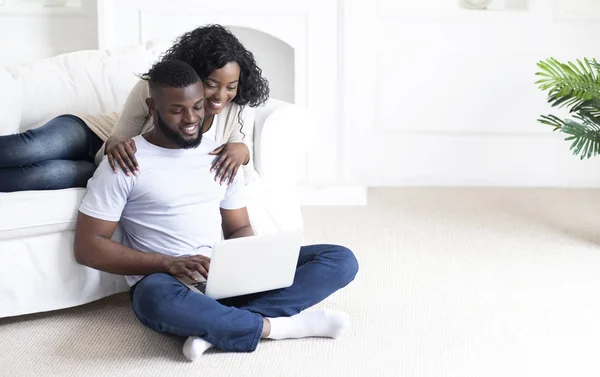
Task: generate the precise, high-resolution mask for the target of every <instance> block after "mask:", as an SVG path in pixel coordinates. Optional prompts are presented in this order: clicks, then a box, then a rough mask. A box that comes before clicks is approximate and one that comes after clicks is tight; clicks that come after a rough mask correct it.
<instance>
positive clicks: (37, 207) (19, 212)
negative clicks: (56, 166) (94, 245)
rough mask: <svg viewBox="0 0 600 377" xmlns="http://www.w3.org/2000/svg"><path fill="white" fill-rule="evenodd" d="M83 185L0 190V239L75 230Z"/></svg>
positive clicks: (83, 193) (83, 190)
mask: <svg viewBox="0 0 600 377" xmlns="http://www.w3.org/2000/svg"><path fill="white" fill-rule="evenodd" d="M85 192H86V190H85V189H84V188H71V189H65V190H51V191H20V192H11V193H0V213H1V214H2V216H0V240H7V239H18V238H22V237H30V236H37V235H43V234H49V233H55V232H62V231H65V230H74V229H75V222H76V220H77V214H78V209H79V204H80V203H81V200H82V199H83V196H84V195H85Z"/></svg>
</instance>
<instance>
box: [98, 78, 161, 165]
mask: <svg viewBox="0 0 600 377" xmlns="http://www.w3.org/2000/svg"><path fill="white" fill-rule="evenodd" d="M148 96H149V91H148V82H147V81H145V80H139V81H138V82H137V83H136V84H135V85H134V87H133V88H132V89H131V92H129V96H128V97H127V100H126V101H125V105H124V106H123V111H122V112H121V114H120V116H119V118H118V119H117V123H116V124H115V128H114V129H113V130H112V133H111V135H110V137H109V138H108V140H106V143H104V145H103V146H102V148H101V149H100V152H99V153H98V154H97V155H96V163H99V162H100V161H101V160H102V156H103V155H104V154H106V155H108V160H109V161H108V162H109V164H110V166H111V168H113V170H116V164H115V161H116V162H117V163H118V164H119V165H120V166H121V168H122V169H123V171H124V172H125V173H128V174H129V172H130V171H131V172H135V171H137V170H138V169H139V166H138V163H137V161H136V159H135V156H134V155H135V152H136V147H135V142H134V141H133V140H131V138H132V137H134V136H137V135H139V134H141V133H142V129H143V127H144V124H145V123H146V122H147V120H148V116H149V110H148V105H147V104H146V98H148Z"/></svg>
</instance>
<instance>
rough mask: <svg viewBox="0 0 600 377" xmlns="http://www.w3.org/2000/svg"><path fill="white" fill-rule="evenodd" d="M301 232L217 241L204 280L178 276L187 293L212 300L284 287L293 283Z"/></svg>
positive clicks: (202, 278) (301, 239)
mask: <svg viewBox="0 0 600 377" xmlns="http://www.w3.org/2000/svg"><path fill="white" fill-rule="evenodd" d="M303 238H304V233H303V231H302V230H301V229H299V230H292V231H283V232H279V233H274V234H265V235H260V236H251V237H241V238H234V239H230V240H223V241H218V242H216V243H215V244H214V246H213V248H212V254H211V261H210V270H209V272H208V280H206V279H204V277H202V276H201V275H200V274H199V273H198V277H199V279H200V280H199V281H192V280H191V279H190V278H188V277H178V278H177V279H179V280H180V281H181V282H182V283H183V284H185V285H186V286H187V287H188V288H190V289H191V290H193V291H195V292H198V293H202V294H205V295H206V296H208V297H211V298H213V299H215V300H219V299H223V298H229V297H236V296H242V295H247V294H251V293H258V292H265V291H270V290H273V289H279V288H287V287H289V286H291V285H292V283H293V282H294V276H295V275H296V266H297V264H298V256H299V255H300V247H301V246H302V242H303Z"/></svg>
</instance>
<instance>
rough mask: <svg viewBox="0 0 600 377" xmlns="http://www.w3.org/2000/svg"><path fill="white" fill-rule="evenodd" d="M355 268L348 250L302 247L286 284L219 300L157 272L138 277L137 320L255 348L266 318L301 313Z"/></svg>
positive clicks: (234, 347) (227, 346)
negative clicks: (292, 279) (284, 286)
mask: <svg viewBox="0 0 600 377" xmlns="http://www.w3.org/2000/svg"><path fill="white" fill-rule="evenodd" d="M257 263H260V262H259V261H257ZM249 268H252V267H251V266H249ZM357 272H358V261H357V260H356V258H355V256H354V254H353V253H352V251H350V250H348V249H347V248H345V247H343V246H337V245H311V246H303V247H302V248H301V250H300V256H299V258H298V266H297V269H296V276H295V278H294V283H293V284H292V286H290V287H288V288H283V289H276V290H272V291H268V292H263V293H257V294H252V295H246V296H239V297H233V298H229V299H224V300H218V301H215V300H213V299H211V298H209V297H207V296H205V295H203V294H200V293H197V292H194V291H191V290H190V289H188V288H187V287H186V286H185V285H183V284H182V283H181V282H180V281H179V280H177V279H175V278H174V277H172V276H171V275H168V274H164V273H157V274H151V275H148V276H146V277H145V278H144V279H142V280H140V281H139V282H138V283H137V284H136V285H134V286H133V287H132V288H131V292H130V295H131V301H132V304H133V311H134V312H135V314H136V316H137V317H138V319H139V320H140V321H141V322H142V323H143V324H144V325H146V326H148V327H150V328H151V329H153V330H155V331H158V332H164V333H169V334H173V335H178V336H186V337H187V336H198V337H201V338H202V339H204V340H206V341H207V342H209V343H211V344H212V345H214V346H215V347H217V348H219V349H221V350H223V351H238V352H251V351H254V350H255V349H256V346H257V345H258V341H259V340H260V336H261V333H262V329H263V317H289V316H292V315H294V314H297V313H299V312H301V311H302V310H304V309H306V308H309V307H311V306H313V305H315V304H317V303H319V302H320V301H322V300H324V299H325V298H326V297H328V296H329V295H331V294H332V293H334V292H335V291H337V290H338V289H340V288H343V287H345V286H346V285H348V284H349V283H350V282H351V281H352V280H354V277H355V276H356V273H357Z"/></svg>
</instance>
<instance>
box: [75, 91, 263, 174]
mask: <svg viewBox="0 0 600 377" xmlns="http://www.w3.org/2000/svg"><path fill="white" fill-rule="evenodd" d="M149 96H150V88H149V85H148V82H147V81H146V80H140V81H138V82H137V84H135V86H134V87H133V89H131V92H130V93H129V96H128V97H127V100H126V101H125V105H124V106H123V111H122V112H121V114H120V115H119V114H117V113H110V114H102V115H95V116H90V115H85V114H76V115H77V116H78V117H80V118H81V119H82V120H83V121H84V122H85V123H86V124H87V126H88V127H89V128H90V129H91V130H92V131H93V132H94V133H95V134H96V135H98V136H99V137H100V138H101V139H103V140H104V141H106V139H107V138H108V136H106V135H119V136H128V137H134V136H137V135H141V134H144V133H146V132H148V131H150V130H151V129H152V128H153V127H154V125H153V123H152V119H151V118H149V117H148V114H149V110H148V105H147V104H146V98H148V97H149ZM240 108H241V109H242V112H241V114H240V116H241V119H242V121H243V124H244V126H243V129H242V125H241V124H240V122H239V119H238V113H239V111H240ZM216 119H217V124H216V129H215V134H216V137H217V140H216V141H217V142H218V143H219V144H223V143H225V142H227V143H232V142H233V143H239V142H243V143H245V144H246V145H247V146H248V149H249V150H250V162H249V163H248V164H247V165H245V166H244V170H247V169H252V170H253V169H254V166H253V165H254V164H253V153H252V152H253V150H252V147H253V143H252V140H253V136H254V135H253V134H254V109H252V108H251V107H248V106H243V107H240V106H239V105H238V104H235V103H233V102H230V103H229V104H228V105H227V106H226V107H225V108H224V109H223V111H222V112H221V113H220V114H219V115H218V116H217V117H216ZM115 122H116V124H115ZM113 127H114V128H113ZM103 136H106V137H103ZM103 157H104V145H102V148H100V150H99V151H98V153H97V154H96V165H97V164H99V163H100V162H101V161H102V158H103Z"/></svg>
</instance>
